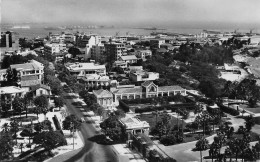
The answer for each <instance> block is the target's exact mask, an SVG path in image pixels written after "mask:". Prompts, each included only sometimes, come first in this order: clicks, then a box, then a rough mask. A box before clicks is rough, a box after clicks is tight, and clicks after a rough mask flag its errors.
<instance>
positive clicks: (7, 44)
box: [0, 31, 19, 55]
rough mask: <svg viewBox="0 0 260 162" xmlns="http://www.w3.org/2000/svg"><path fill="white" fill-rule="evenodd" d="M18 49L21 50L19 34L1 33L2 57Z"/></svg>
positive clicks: (0, 51) (0, 47)
mask: <svg viewBox="0 0 260 162" xmlns="http://www.w3.org/2000/svg"><path fill="white" fill-rule="evenodd" d="M18 49H19V40H18V34H16V33H14V32H12V31H6V32H1V37H0V53H1V55H2V54H4V53H5V52H7V51H16V50H18Z"/></svg>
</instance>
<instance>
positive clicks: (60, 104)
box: [54, 97, 65, 110]
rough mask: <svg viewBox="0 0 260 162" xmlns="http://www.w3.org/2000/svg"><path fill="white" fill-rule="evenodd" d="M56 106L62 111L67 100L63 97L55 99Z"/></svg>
mask: <svg viewBox="0 0 260 162" xmlns="http://www.w3.org/2000/svg"><path fill="white" fill-rule="evenodd" d="M54 104H55V106H56V107H58V108H59V110H60V108H61V107H62V106H63V105H64V104H65V100H64V99H63V98H62V97H55V98H54Z"/></svg>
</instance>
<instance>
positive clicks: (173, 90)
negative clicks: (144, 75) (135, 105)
mask: <svg viewBox="0 0 260 162" xmlns="http://www.w3.org/2000/svg"><path fill="white" fill-rule="evenodd" d="M110 91H111V92H112V93H113V95H114V101H115V103H117V104H118V101H119V100H121V99H135V98H151V97H160V96H173V95H176V94H181V95H183V96H185V95H186V90H185V89H184V88H182V87H180V86H177V85H175V86H160V87H159V86H157V85H156V84H154V83H153V82H152V81H146V82H144V83H143V84H142V85H141V86H135V85H127V86H117V87H116V88H111V89H110Z"/></svg>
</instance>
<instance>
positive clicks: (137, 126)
mask: <svg viewBox="0 0 260 162" xmlns="http://www.w3.org/2000/svg"><path fill="white" fill-rule="evenodd" d="M119 122H120V123H121V124H122V125H123V127H124V128H126V133H127V139H128V140H130V139H132V136H133V135H136V134H138V133H143V134H145V135H147V136H148V135H149V130H150V125H149V123H148V122H146V121H141V120H139V119H137V118H135V117H132V116H130V115H128V114H126V116H125V117H124V118H121V119H120V120H119Z"/></svg>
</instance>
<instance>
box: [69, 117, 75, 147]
mask: <svg viewBox="0 0 260 162" xmlns="http://www.w3.org/2000/svg"><path fill="white" fill-rule="evenodd" d="M70 124H71V127H72V139H73V150H74V133H75V126H74V123H73V122H71V123H70Z"/></svg>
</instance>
